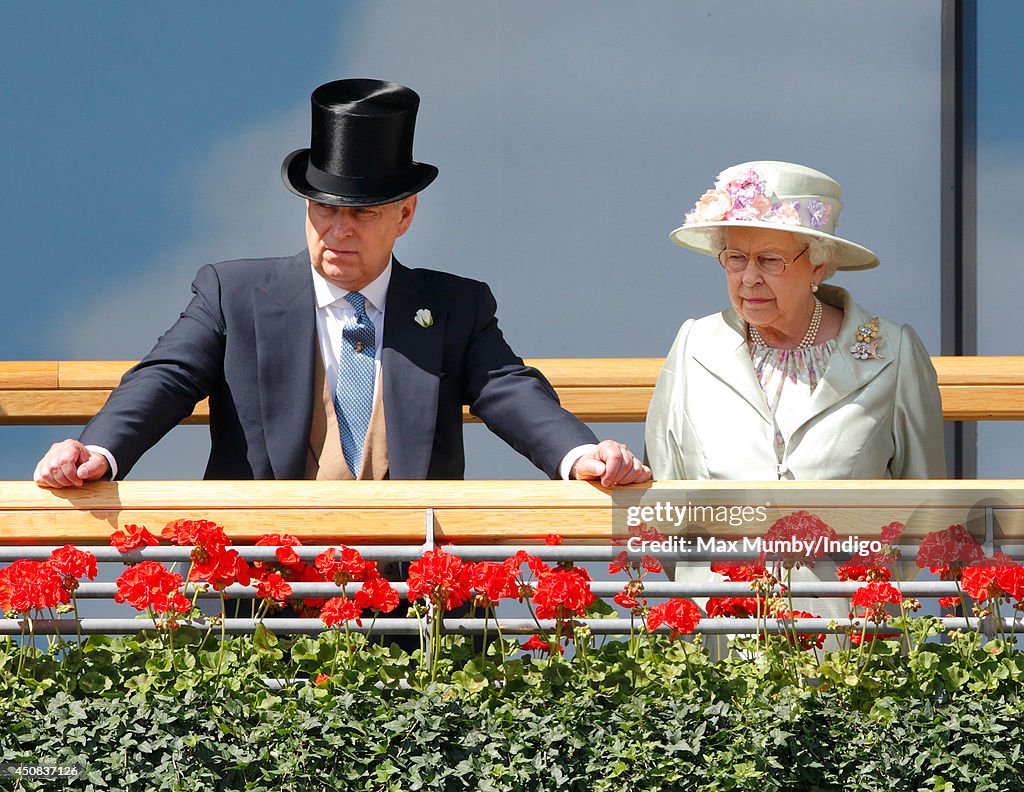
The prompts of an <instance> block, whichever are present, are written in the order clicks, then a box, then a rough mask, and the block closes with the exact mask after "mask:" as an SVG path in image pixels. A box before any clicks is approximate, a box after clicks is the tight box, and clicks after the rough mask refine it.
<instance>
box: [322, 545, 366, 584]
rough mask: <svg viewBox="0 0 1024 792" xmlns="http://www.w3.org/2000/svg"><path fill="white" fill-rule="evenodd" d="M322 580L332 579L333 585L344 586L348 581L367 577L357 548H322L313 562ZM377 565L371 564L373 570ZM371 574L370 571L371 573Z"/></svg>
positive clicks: (363, 562) (364, 563) (363, 561)
mask: <svg viewBox="0 0 1024 792" xmlns="http://www.w3.org/2000/svg"><path fill="white" fill-rule="evenodd" d="M314 563H315V564H316V568H317V569H319V570H320V574H322V575H323V576H324V580H333V581H334V585H336V586H344V585H346V584H348V583H352V582H357V581H362V580H366V579H367V577H368V576H367V569H366V567H367V564H366V561H365V560H364V559H363V557H362V556H361V555H360V554H359V551H358V550H354V549H353V548H351V547H345V546H344V545H342V546H341V550H340V552H339V551H338V550H335V549H334V548H333V547H331V548H328V549H327V550H324V552H322V553H321V554H320V555H318V556H317V557H316V560H315V562H314ZM376 569H377V566H376V564H374V565H373V572H376ZM371 574H372V573H371Z"/></svg>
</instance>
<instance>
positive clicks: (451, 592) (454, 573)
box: [407, 548, 470, 610]
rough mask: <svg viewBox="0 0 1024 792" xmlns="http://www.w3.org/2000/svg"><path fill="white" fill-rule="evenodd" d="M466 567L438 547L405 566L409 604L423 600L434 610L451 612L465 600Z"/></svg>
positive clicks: (467, 588)
mask: <svg viewBox="0 0 1024 792" xmlns="http://www.w3.org/2000/svg"><path fill="white" fill-rule="evenodd" d="M465 567H466V565H465V564H464V563H463V561H462V559H461V558H459V557H458V556H454V555H450V554H449V553H446V552H444V550H441V549H439V548H434V549H433V550H430V551H428V552H427V553H426V554H424V556H423V558H421V559H420V560H419V561H413V562H412V563H411V564H409V578H408V581H407V582H408V584H409V601H410V602H412V601H414V600H417V599H419V598H420V597H425V598H427V599H429V600H431V601H432V602H433V603H434V605H435V606H436V607H438V608H442V609H446V610H451V609H452V608H457V607H458V606H459V605H462V604H463V603H464V602H465V601H466V600H468V599H469V596H470V594H469V584H468V583H467V581H466V575H465Z"/></svg>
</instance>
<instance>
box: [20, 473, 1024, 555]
mask: <svg viewBox="0 0 1024 792" xmlns="http://www.w3.org/2000/svg"><path fill="white" fill-rule="evenodd" d="M659 502H661V503H673V504H676V505H680V506H686V505H687V504H692V505H695V506H696V505H702V506H713V507H721V506H725V507H730V506H732V507H740V506H751V507H758V506H761V507H764V509H765V521H764V523H763V524H762V523H757V521H756V520H753V521H751V520H747V521H745V522H742V523H741V524H739V525H733V524H730V523H729V522H728V521H723V520H722V519H721V518H720V517H709V516H708V515H704V516H703V517H702V519H701V520H700V521H698V522H696V523H695V524H694V525H693V526H691V525H689V524H687V525H686V526H681V530H680V531H672V532H675V533H680V532H687V533H694V534H711V535H714V536H718V537H729V536H732V537H738V536H752V535H756V534H757V533H759V532H762V533H763V531H764V530H766V529H767V528H768V527H769V526H770V525H771V524H772V523H773V522H774V521H775V520H776V519H778V518H779V517H781V516H783V515H785V514H790V513H792V512H793V511H797V510H808V511H810V512H812V513H814V514H816V515H817V516H819V517H820V518H821V519H823V520H824V521H825V522H826V523H828V524H829V525H830V526H832V528H834V529H835V530H836V532H837V533H838V534H839V535H840V536H859V537H860V538H862V539H868V538H876V537H877V536H878V532H879V529H880V528H881V526H883V525H887V524H888V523H890V522H893V521H900V522H903V523H905V524H906V526H907V528H906V531H905V532H904V537H905V538H907V539H911V540H912V539H914V538H920V537H921V536H923V535H924V534H925V533H928V532H930V531H934V530H940V529H944V528H946V527H948V526H949V525H951V524H953V523H959V524H962V525H965V526H966V527H967V528H968V530H970V531H971V532H972V533H973V534H974V535H975V536H976V537H977V538H978V540H979V541H984V540H985V538H986V511H987V510H988V511H991V515H992V518H993V519H992V526H993V533H992V537H991V538H992V540H993V541H994V542H996V543H997V544H999V543H1001V542H1011V543H1020V542H1024V480H1021V481H845V482H825V481H801V482H797V481H787V482H768V483H766V482H739V481H728V482H726V481H719V482H694V481H688V482H671V481H667V482H666V481H662V482H654V483H648V484H642V485H633V486H630V487H621V488H618V489H615V490H605V489H603V488H601V487H598V486H595V485H592V484H587V483H584V482H576V481H401V482H398V481H389V482H375V481H324V482H311V481H232V482H224V481H189V482H182V481H164V482H145V481H139V482H117V483H94V484H90V485H86V486H84V487H82V488H80V489H75V488H72V489H64V490H44V489H40V488H39V487H36V486H35V485H34V484H32V483H31V482H0V544H6V545H18V544H42V545H45V544H64V543H65V542H70V543H72V544H80V545H88V544H107V541H108V538H109V536H110V533H111V532H112V531H113V530H115V529H116V528H119V527H121V526H124V525H126V524H132V523H134V524H137V525H145V526H147V527H148V528H149V529H150V530H151V531H153V532H154V533H158V532H159V530H160V528H162V527H163V526H164V525H165V524H166V523H167V522H169V521H171V520H175V519H182V518H196V519H198V518H203V519H210V520H214V521H216V522H218V523H220V524H221V525H222V526H224V528H225V530H226V531H227V533H228V535H229V536H231V537H232V538H233V539H234V540H235V541H236V542H240V543H242V542H246V541H252V540H253V539H255V538H256V537H258V536H260V535H262V534H265V533H291V534H294V535H296V536H298V537H299V538H300V539H302V540H303V541H304V542H305V543H306V544H334V543H340V542H345V543H349V544H421V543H422V542H423V541H424V539H425V536H426V520H425V517H426V514H427V509H428V508H429V509H432V510H433V512H432V513H433V520H434V526H435V537H434V538H435V541H436V542H438V543H439V544H443V543H455V544H460V543H468V544H481V543H488V544H524V543H526V544H528V543H531V542H532V543H543V541H544V537H545V536H546V535H548V534H552V533H557V534H559V535H560V536H562V537H563V538H564V539H565V540H566V541H567V542H570V543H572V542H586V543H594V542H601V543H604V542H608V541H609V540H611V539H612V538H613V536H623V535H625V532H624V530H623V528H624V525H625V518H626V516H628V512H627V509H628V507H629V506H635V505H640V504H643V505H653V504H657V503H659ZM646 522H647V523H648V524H652V525H657V526H658V527H659V528H662V529H663V530H665V532H666V533H668V532H669V531H670V530H671V529H670V528H667V527H666V525H665V524H664V523H659V522H658V521H657V520H647V521H646ZM698 525H699V527H696V526H698ZM613 526H614V527H613Z"/></svg>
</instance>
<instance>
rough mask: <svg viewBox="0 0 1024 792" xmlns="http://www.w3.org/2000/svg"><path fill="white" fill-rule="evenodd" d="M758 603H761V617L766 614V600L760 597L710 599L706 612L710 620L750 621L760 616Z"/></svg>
mask: <svg viewBox="0 0 1024 792" xmlns="http://www.w3.org/2000/svg"><path fill="white" fill-rule="evenodd" d="M758 603H760V606H761V607H760V615H761V616H763V615H764V613H765V605H764V600H763V599H761V598H760V597H711V598H709V599H708V602H707V605H705V606H704V610H705V611H706V612H707V614H708V618H711V619H719V618H722V617H726V616H731V617H733V618H737V619H750V618H756V617H757V616H758Z"/></svg>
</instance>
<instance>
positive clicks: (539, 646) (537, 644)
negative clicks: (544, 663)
mask: <svg viewBox="0 0 1024 792" xmlns="http://www.w3.org/2000/svg"><path fill="white" fill-rule="evenodd" d="M552 643H554V642H553V641H552ZM555 646H558V651H559V653H561V654H565V649H564V648H563V647H562V646H561V645H560V644H555ZM519 648H520V649H522V650H523V651H526V652H550V651H551V644H550V643H548V642H547V641H542V640H541V639H540V636H539V635H537V634H536V633H535V634H533V635H531V636H530V639H529V640H528V641H526V642H524V643H523V645H522V646H520V647H519Z"/></svg>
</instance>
